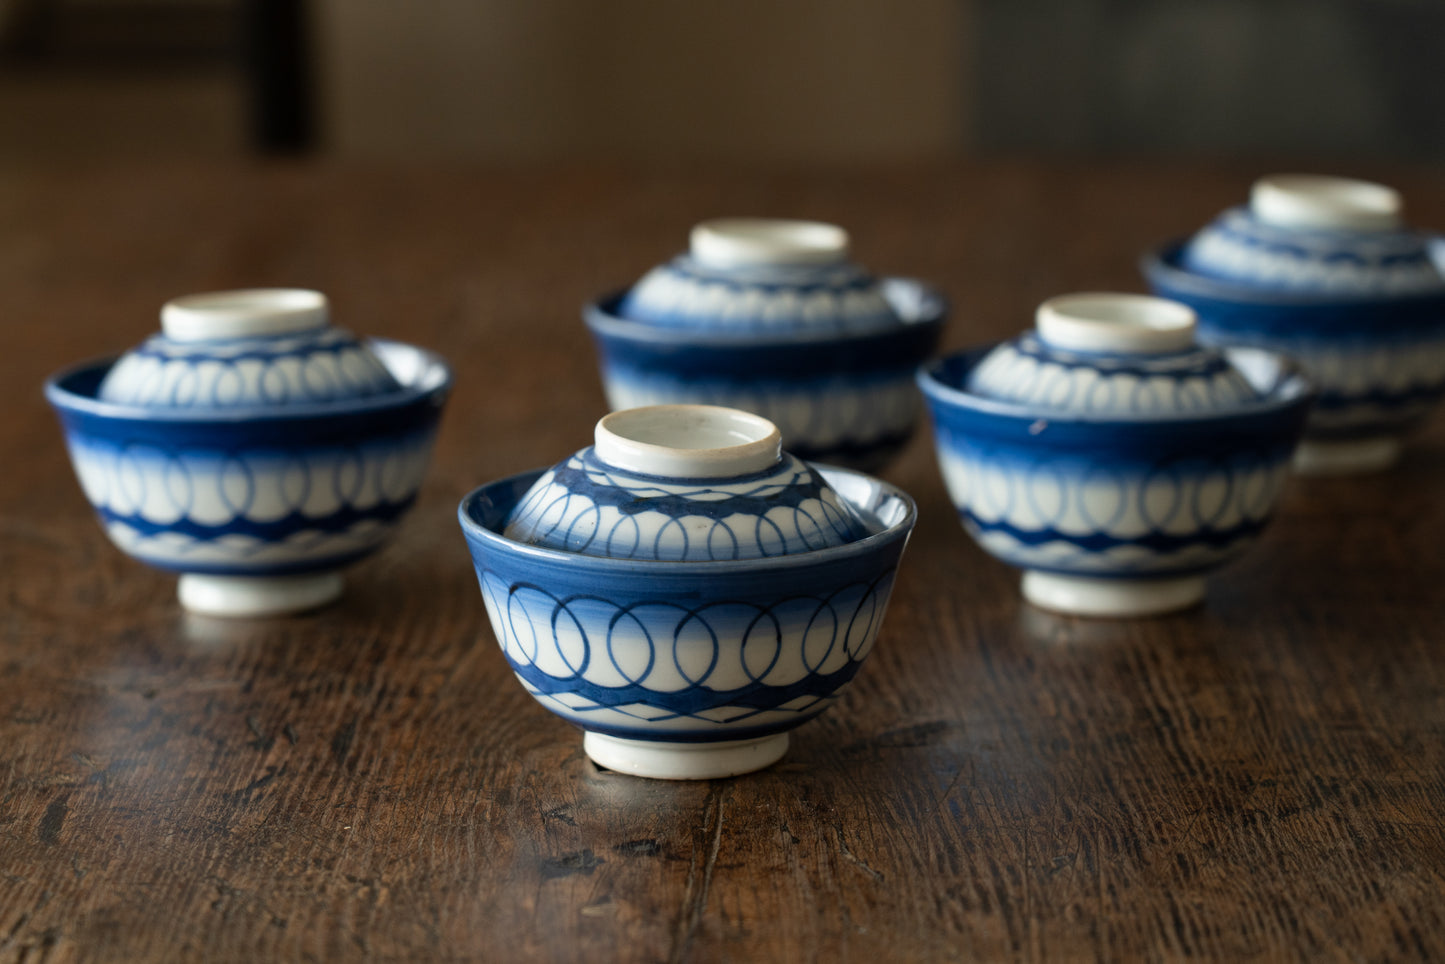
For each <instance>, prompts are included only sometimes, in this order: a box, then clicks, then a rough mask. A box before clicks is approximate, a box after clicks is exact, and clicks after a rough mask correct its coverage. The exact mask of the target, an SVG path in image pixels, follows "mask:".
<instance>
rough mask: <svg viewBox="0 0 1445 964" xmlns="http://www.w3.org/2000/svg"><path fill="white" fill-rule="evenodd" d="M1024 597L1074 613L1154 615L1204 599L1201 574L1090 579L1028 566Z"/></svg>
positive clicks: (1039, 603) (1059, 610)
mask: <svg viewBox="0 0 1445 964" xmlns="http://www.w3.org/2000/svg"><path fill="white" fill-rule="evenodd" d="M1023 592H1024V598H1025V599H1027V600H1028V601H1029V602H1031V603H1033V604H1034V605H1035V606H1038V607H1039V608H1040V609H1048V610H1051V611H1052V612H1056V613H1068V614H1071V615H1076V616H1157V615H1160V614H1162V613H1170V612H1174V611H1175V610H1179V609H1188V608H1189V607H1190V606H1194V605H1197V604H1198V603H1199V602H1201V601H1202V600H1203V599H1204V577H1203V576H1185V577H1182V578H1175V579H1092V578H1089V577H1087V576H1062V575H1058V574H1057V573H1052V572H1038V571H1037V570H1029V571H1027V572H1025V573H1024V579H1023Z"/></svg>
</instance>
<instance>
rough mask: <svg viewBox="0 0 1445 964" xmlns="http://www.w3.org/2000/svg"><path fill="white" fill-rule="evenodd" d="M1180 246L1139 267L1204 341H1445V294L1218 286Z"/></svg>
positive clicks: (1154, 254) (1151, 255)
mask: <svg viewBox="0 0 1445 964" xmlns="http://www.w3.org/2000/svg"><path fill="white" fill-rule="evenodd" d="M1182 246H1183V244H1182V242H1174V243H1172V244H1170V245H1166V246H1165V247H1163V248H1160V249H1157V250H1155V251H1150V252H1148V253H1146V254H1145V255H1144V257H1143V259H1142V261H1141V264H1140V267H1141V270H1142V271H1143V273H1144V277H1145V278H1146V279H1147V280H1148V282H1149V287H1150V288H1152V289H1153V291H1154V293H1155V294H1158V295H1160V296H1162V297H1165V298H1172V299H1174V300H1175V301H1181V302H1183V303H1184V304H1186V305H1188V306H1189V307H1191V308H1193V309H1194V310H1195V312H1196V313H1197V314H1198V315H1199V329H1200V333H1201V335H1203V336H1204V337H1206V338H1210V339H1217V340H1221V341H1236V340H1238V339H1237V338H1236V336H1244V340H1249V336H1254V339H1255V340H1256V341H1257V340H1259V339H1261V338H1268V339H1269V340H1270V341H1269V345H1270V347H1275V348H1278V349H1279V350H1286V348H1287V346H1289V345H1317V344H1338V343H1340V342H1341V341H1348V342H1350V343H1355V344H1359V345H1379V344H1388V343H1390V342H1392V341H1402V342H1409V341H1414V340H1421V339H1429V338H1445V293H1442V292H1430V293H1427V294H1418V295H1395V296H1390V297H1383V296H1379V295H1368V296H1367V295H1343V294H1341V295H1321V294H1311V293H1307V292H1305V293H1301V292H1291V291H1285V290H1278V289H1272V288H1260V287H1250V286H1247V285H1243V284H1239V283H1237V282H1236V283H1230V282H1226V281H1219V280H1216V279H1214V278H1210V277H1206V276H1204V275H1200V274H1196V273H1194V272H1192V271H1189V270H1187V269H1185V268H1184V267H1183V266H1182V264H1181V262H1180V251H1181V248H1182Z"/></svg>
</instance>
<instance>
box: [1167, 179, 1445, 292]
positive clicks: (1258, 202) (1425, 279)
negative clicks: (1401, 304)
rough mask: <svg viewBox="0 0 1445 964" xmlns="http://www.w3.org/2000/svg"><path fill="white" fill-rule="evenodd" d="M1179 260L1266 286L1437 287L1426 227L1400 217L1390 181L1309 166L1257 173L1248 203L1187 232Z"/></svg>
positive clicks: (1443, 283) (1218, 276)
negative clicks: (1285, 171) (1189, 235)
mask: <svg viewBox="0 0 1445 964" xmlns="http://www.w3.org/2000/svg"><path fill="white" fill-rule="evenodd" d="M1180 260H1181V264H1182V265H1183V267H1184V268H1185V269H1186V270H1189V271H1192V272H1194V273H1196V274H1200V275H1203V276H1206V277H1209V278H1213V279H1215V280H1219V281H1226V282H1231V283H1236V284H1240V285H1245V286H1250V287H1256V288H1261V289H1266V290H1272V291H1288V292H1298V293H1319V294H1338V295H1351V296H1354V295H1413V294H1419V293H1422V292H1430V291H1437V290H1441V289H1445V276H1442V274H1441V270H1440V266H1439V265H1437V264H1436V262H1435V259H1434V256H1433V254H1432V244H1431V239H1430V237H1429V236H1428V235H1426V234H1424V233H1422V232H1419V231H1415V230H1412V229H1411V228H1409V227H1408V226H1407V225H1406V223H1405V220H1404V203H1403V201H1402V199H1401V197H1400V194H1399V193H1398V192H1397V191H1395V190H1394V189H1392V188H1389V187H1386V186H1385V185H1382V184H1374V183H1371V182H1369V181H1359V180H1353V179H1350V178H1341V177H1326V176H1323V175H1316V174H1276V175H1271V176H1269V177H1264V178H1261V179H1260V180H1258V181H1256V182H1255V184H1254V186H1253V188H1252V189H1251V192H1250V200H1249V204H1248V205H1246V206H1241V207H1235V208H1231V209H1229V210H1227V211H1225V212H1224V213H1222V214H1221V215H1220V216H1219V217H1217V218H1216V219H1215V220H1214V221H1212V222H1211V223H1210V224H1208V225H1206V226H1205V227H1204V228H1203V229H1201V230H1200V231H1199V232H1198V233H1197V234H1196V235H1194V237H1192V238H1190V239H1189V241H1188V243H1187V244H1186V245H1185V246H1184V249H1183V251H1182V254H1181V258H1180Z"/></svg>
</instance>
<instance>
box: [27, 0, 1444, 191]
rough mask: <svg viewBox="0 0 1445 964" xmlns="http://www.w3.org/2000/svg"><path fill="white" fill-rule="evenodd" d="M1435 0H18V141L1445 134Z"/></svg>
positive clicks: (956, 151)
mask: <svg viewBox="0 0 1445 964" xmlns="http://www.w3.org/2000/svg"><path fill="white" fill-rule="evenodd" d="M1442 54H1445V3H1442V2H1441V0H729V2H727V3H716V2H702V0H696V2H668V0H611V2H607V3H601V2H596V0H528V2H512V0H405V2H403V0H0V162H12V161H17V160H18V161H27V160H32V161H33V160H39V161H42V162H47V161H56V162H66V161H76V162H81V163H90V162H96V161H102V162H103V161H106V160H109V159H125V158H132V159H134V158H145V157H148V156H155V155H166V156H169V157H176V156H244V155H249V154H255V153H268V152H269V153H278V152H279V153H304V152H316V153H324V154H328V155H333V156H341V157H352V158H369V159H411V158H417V159H426V160H456V161H465V162H486V163H493V164H502V165H509V164H519V165H520V164H535V163H578V162H592V161H605V162H629V161H644V162H661V163H692V162H726V163H741V164H783V165H819V164H824V165H847V164H860V163H861V164H871V163H920V162H922V163H933V162H947V161H949V160H951V159H956V158H959V157H965V156H991V155H1007V156H1045V157H1047V156H1081V155H1082V156H1116V155H1135V156H1141V155H1142V156H1189V157H1194V158H1200V157H1203V158H1212V157H1218V158H1253V157H1261V158H1271V157H1285V158H1289V157H1300V156H1308V157H1311V158H1318V159H1331V160H1338V161H1340V162H1349V161H1370V162H1374V161H1416V162H1419V161H1424V162H1429V161H1438V160H1441V159H1445V80H1442V77H1441V70H1440V67H1439V62H1440V59H1441V56H1442Z"/></svg>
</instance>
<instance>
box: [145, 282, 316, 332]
mask: <svg viewBox="0 0 1445 964" xmlns="http://www.w3.org/2000/svg"><path fill="white" fill-rule="evenodd" d="M329 318H330V309H329V307H328V305H327V302H326V296H325V295H323V294H322V293H321V292H319V291H310V290H308V289H306V288H243V289H240V290H237V291H210V292H206V293H205V294H199V295H184V296H182V297H180V298H176V299H174V300H171V301H168V302H166V304H165V306H164V307H163V308H161V330H162V331H164V332H165V334H166V337H167V338H171V339H174V340H176V341H209V340H212V339H219V338H255V337H259V336H262V335H284V334H288V333H290V332H295V331H309V330H311V329H313V328H324V327H325V326H326V324H327V321H328V320H329Z"/></svg>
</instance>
